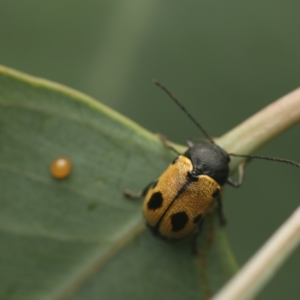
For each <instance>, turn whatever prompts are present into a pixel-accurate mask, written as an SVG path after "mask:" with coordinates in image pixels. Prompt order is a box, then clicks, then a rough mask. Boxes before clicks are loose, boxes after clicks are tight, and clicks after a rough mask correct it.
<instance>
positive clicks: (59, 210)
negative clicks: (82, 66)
mask: <svg viewBox="0 0 300 300" xmlns="http://www.w3.org/2000/svg"><path fill="white" fill-rule="evenodd" d="M0 105H1V109H0V178H1V197H0V266H1V268H0V277H1V281H0V299H10V300H11V299H25V300H26V299H30V300H35V299H39V300H40V299H51V300H52V299H99V298H101V299H103V298H104V297H105V299H201V297H204V296H207V295H209V294H210V293H211V290H212V289H215V288H217V287H219V286H220V284H221V283H222V282H223V281H224V278H227V277H228V275H229V274H231V273H232V272H233V269H234V263H233V260H232V257H231V255H230V253H229V252H227V251H229V250H228V247H227V243H226V239H225V237H224V235H223V232H222V231H221V230H219V229H215V226H214V220H213V216H211V217H209V218H208V219H210V220H211V221H210V222H207V225H206V228H205V229H204V230H203V233H202V235H201V239H200V240H199V243H201V245H202V246H201V247H200V248H201V249H202V252H201V251H200V255H199V256H198V257H194V256H193V255H192V254H191V244H190V239H186V240H183V241H182V242H178V243H172V244H168V243H165V242H162V241H159V240H157V239H155V238H154V237H153V236H152V235H151V234H150V233H149V232H148V231H146V230H144V223H143V220H142V216H141V202H140V201H130V200H127V199H125V198H124V197H123V195H122V191H123V190H124V189H126V188H130V189H131V190H133V191H139V190H141V189H142V188H144V186H146V185H147V184H148V183H149V182H150V181H152V180H154V179H155V178H157V177H158V176H159V175H160V173H161V172H162V171H163V170H164V169H165V168H166V166H167V165H168V164H169V162H170V161H171V160H172V159H173V158H174V154H173V153H171V152H170V151H169V150H167V149H166V148H165V147H164V146H163V145H162V144H161V142H160V141H159V140H158V139H157V137H156V136H155V135H153V134H151V133H149V132H148V131H146V130H144V129H142V128H140V127H139V126H138V125H136V124H134V123H133V122H131V121H130V120H128V119H126V118H125V117H123V116H121V115H119V114H118V113H116V112H113V111H112V110H110V109H108V108H107V107H105V106H103V105H101V104H100V103H99V102H97V101H95V100H93V99H91V98H89V97H87V96H85V95H83V94H81V93H79V92H76V91H74V90H71V89H69V88H66V87H63V86H61V85H58V84H54V83H51V82H48V81H46V80H41V79H38V78H34V77H31V76H28V75H24V74H21V73H19V72H16V71H13V70H11V69H8V68H5V67H0ZM59 157H68V158H69V159H70V160H71V161H72V166H73V167H72V172H71V174H70V176H69V177H68V178H66V179H63V180H57V179H55V178H53V177H52V176H51V174H50V171H49V168H50V165H51V163H52V162H53V160H55V159H57V158H59ZM209 224H210V225H209Z"/></svg>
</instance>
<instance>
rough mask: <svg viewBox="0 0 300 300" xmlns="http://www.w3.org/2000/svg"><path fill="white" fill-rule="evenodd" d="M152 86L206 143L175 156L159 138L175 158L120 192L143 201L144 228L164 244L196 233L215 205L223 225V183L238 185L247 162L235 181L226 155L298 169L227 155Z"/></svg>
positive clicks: (251, 156)
mask: <svg viewBox="0 0 300 300" xmlns="http://www.w3.org/2000/svg"><path fill="white" fill-rule="evenodd" d="M155 84H156V85H157V86H159V87H160V88H161V89H162V90H164V91H165V92H166V93H167V94H168V95H169V96H170V98H171V99H172V100H173V101H174V102H175V103H176V104H177V105H178V106H179V107H180V108H181V109H182V110H183V111H184V112H185V114H186V115H187V116H188V117H189V118H190V119H191V121H192V122H193V123H194V124H195V125H196V126H197V127H198V128H199V129H200V131H202V133H203V134H204V135H205V136H206V138H207V140H208V142H207V143H198V144H195V145H194V144H193V143H192V142H191V141H189V142H188V149H187V150H186V151H185V152H184V153H179V152H178V151H177V150H176V149H175V148H174V147H173V146H172V145H171V144H170V143H169V142H168V141H167V140H166V139H165V138H164V137H163V136H161V135H159V138H160V139H161V141H162V142H163V143H164V145H165V146H166V147H168V148H170V149H171V150H173V151H174V152H175V153H176V154H177V156H176V158H175V159H174V160H173V161H172V162H171V164H170V165H169V166H168V167H167V169H166V170H165V171H164V172H163V173H162V175H161V176H160V177H159V178H158V179H157V180H156V181H154V182H151V183H150V184H149V185H147V186H146V188H145V189H144V190H143V191H142V192H141V193H139V194H133V193H132V192H130V191H128V190H126V191H124V195H125V196H126V197H128V198H142V197H143V198H144V203H143V215H144V217H145V220H146V225H147V227H148V228H149V229H150V230H151V231H152V233H153V234H154V235H155V236H158V237H160V238H162V239H164V240H167V241H176V240H180V239H182V238H184V237H186V236H188V235H190V234H191V233H193V232H196V231H197V228H198V229H200V228H201V226H202V224H203V220H204V217H205V214H206V213H207V211H208V210H209V209H210V208H211V207H212V205H214V204H215V203H216V204H217V213H218V218H219V222H220V225H222V226H224V225H225V224H226V219H225V217H224V214H223V210H222V199H221V193H220V192H221V190H222V187H223V186H224V185H225V184H226V183H227V184H229V185H231V186H233V187H239V186H240V185H241V184H242V181H243V177H244V168H245V165H246V162H247V160H246V162H243V163H241V164H240V166H239V179H238V181H237V182H235V181H234V180H233V179H232V178H230V176H229V162H230V156H237V157H244V158H246V159H248V160H249V159H252V158H258V159H265V160H271V161H277V162H284V163H288V164H291V165H294V166H296V167H300V164H299V163H297V162H294V161H291V160H286V159H281V158H272V157H266V156H256V155H242V154H234V153H227V152H226V151H225V150H224V149H222V148H221V147H220V146H218V145H217V144H216V143H215V142H214V141H213V139H212V138H211V137H210V136H209V135H208V134H207V132H206V131H205V130H204V129H203V128H202V126H201V125H200V124H199V123H198V122H197V121H196V120H195V119H194V117H193V116H192V115H191V114H190V113H189V112H188V111H187V110H186V108H185V107H184V106H183V105H182V104H181V103H180V102H179V100H178V99H177V98H176V97H175V96H174V95H173V94H172V93H171V92H170V91H169V90H168V89H167V88H166V87H165V86H163V85H162V84H161V83H159V82H158V81H155ZM198 232H199V230H198Z"/></svg>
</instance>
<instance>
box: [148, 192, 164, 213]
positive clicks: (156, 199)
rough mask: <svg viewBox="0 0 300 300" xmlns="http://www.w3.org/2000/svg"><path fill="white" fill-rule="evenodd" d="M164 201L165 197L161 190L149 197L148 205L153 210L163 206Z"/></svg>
mask: <svg viewBox="0 0 300 300" xmlns="http://www.w3.org/2000/svg"><path fill="white" fill-rule="evenodd" d="M162 202H163V197H162V193H161V192H156V193H153V195H152V196H151V198H150V199H149V201H148V203H147V206H148V208H149V209H151V210H155V209H158V208H160V207H161V205H162Z"/></svg>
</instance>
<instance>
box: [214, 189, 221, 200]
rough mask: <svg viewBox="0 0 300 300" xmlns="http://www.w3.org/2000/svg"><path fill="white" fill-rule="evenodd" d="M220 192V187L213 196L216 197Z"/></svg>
mask: <svg viewBox="0 0 300 300" xmlns="http://www.w3.org/2000/svg"><path fill="white" fill-rule="evenodd" d="M219 194H220V189H215V190H214V192H213V194H212V196H213V197H214V198H215V197H217V196H218V195H219Z"/></svg>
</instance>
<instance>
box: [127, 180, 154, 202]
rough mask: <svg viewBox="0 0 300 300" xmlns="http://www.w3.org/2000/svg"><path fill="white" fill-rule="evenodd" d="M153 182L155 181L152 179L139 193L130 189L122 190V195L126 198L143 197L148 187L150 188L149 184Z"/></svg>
mask: <svg viewBox="0 0 300 300" xmlns="http://www.w3.org/2000/svg"><path fill="white" fill-rule="evenodd" d="M154 183H155V181H152V182H150V183H149V184H148V185H147V186H146V187H145V188H144V189H143V190H142V191H141V192H139V193H134V192H132V191H130V190H125V191H124V192H123V195H124V196H125V197H126V198H129V199H140V198H144V197H145V196H146V194H147V192H148V191H149V189H150V188H151V186H152V185H153V184H154Z"/></svg>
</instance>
